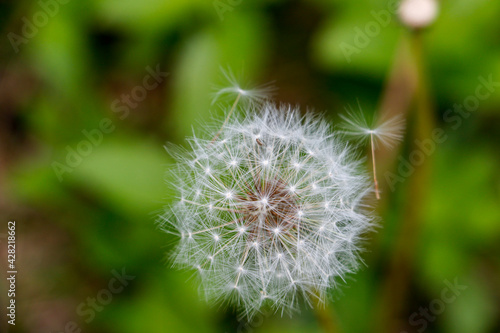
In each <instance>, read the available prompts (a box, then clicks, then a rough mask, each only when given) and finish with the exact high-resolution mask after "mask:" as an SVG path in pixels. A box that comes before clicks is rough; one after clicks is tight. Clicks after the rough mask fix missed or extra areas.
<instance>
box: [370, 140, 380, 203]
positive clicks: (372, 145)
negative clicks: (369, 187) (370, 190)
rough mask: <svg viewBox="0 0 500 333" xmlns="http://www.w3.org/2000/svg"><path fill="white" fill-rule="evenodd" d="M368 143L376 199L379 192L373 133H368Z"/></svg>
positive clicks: (378, 196) (378, 197)
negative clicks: (370, 150)
mask: <svg viewBox="0 0 500 333" xmlns="http://www.w3.org/2000/svg"><path fill="white" fill-rule="evenodd" d="M370 143H371V147H372V165H373V182H374V183H375V195H376V196H377V200H380V192H379V189H378V181H377V168H376V166H375V145H374V143H373V133H370Z"/></svg>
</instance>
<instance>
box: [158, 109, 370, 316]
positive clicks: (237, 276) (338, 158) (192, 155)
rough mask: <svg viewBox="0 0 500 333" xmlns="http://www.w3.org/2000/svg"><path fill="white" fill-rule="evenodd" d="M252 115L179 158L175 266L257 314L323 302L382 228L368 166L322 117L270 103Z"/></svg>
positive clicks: (166, 222) (166, 220) (167, 221)
mask: <svg viewBox="0 0 500 333" xmlns="http://www.w3.org/2000/svg"><path fill="white" fill-rule="evenodd" d="M243 111H244V112H241V113H239V114H238V112H235V114H234V115H233V116H231V117H230V118H229V119H226V121H225V122H224V125H223V127H222V129H221V130H220V131H219V132H218V134H217V138H216V140H215V139H212V137H208V138H206V139H201V138H198V137H192V138H191V139H190V140H189V143H190V146H191V149H190V150H188V151H183V152H177V153H174V154H173V155H174V156H175V158H176V160H177V167H176V170H175V171H174V173H175V175H176V177H175V181H174V184H173V185H174V186H175V187H176V189H177V194H178V197H177V200H176V202H175V203H174V204H172V205H171V206H169V207H168V208H167V210H166V212H165V214H164V215H163V216H162V217H161V225H162V227H163V229H164V230H165V231H167V232H169V233H173V234H176V235H178V236H179V238H180V241H179V244H178V245H177V246H176V249H175V251H174V253H173V262H174V264H175V265H177V266H179V267H183V268H192V269H195V270H197V272H198V273H197V274H198V275H199V277H200V278H201V288H202V290H203V293H204V295H205V296H206V298H207V299H208V300H210V301H221V302H224V301H228V302H229V303H231V304H233V305H235V306H236V307H237V308H239V309H240V310H241V311H242V314H243V315H246V316H248V317H252V316H253V315H254V314H255V313H256V312H258V311H260V310H261V309H262V308H263V307H269V308H272V309H273V310H275V311H277V312H281V313H282V314H283V313H285V312H286V313H289V312H291V311H293V310H296V309H297V308H298V307H297V305H298V301H299V300H300V299H303V300H305V301H306V302H308V303H309V304H311V302H313V303H317V302H319V303H322V302H324V301H325V298H326V292H327V290H328V288H330V287H333V286H334V285H335V283H336V279H337V278H340V279H343V278H344V277H345V275H346V274H347V273H350V272H352V271H354V270H355V269H356V268H357V266H358V264H359V258H358V250H359V241H360V239H361V237H362V235H363V233H365V232H366V231H367V230H368V229H370V228H371V227H372V226H373V220H374V216H373V213H372V212H371V211H370V209H369V208H368V207H367V206H366V205H365V199H366V196H367V195H368V194H369V193H371V192H372V191H373V188H372V183H371V181H370V180H369V177H367V175H366V173H365V172H364V168H363V165H362V162H363V161H362V160H360V159H359V158H358V157H357V156H356V154H355V153H354V151H353V150H352V148H351V147H350V146H349V145H348V144H347V143H346V142H345V141H344V140H343V139H342V137H341V136H338V135H336V134H335V133H334V132H333V130H332V128H331V126H329V125H328V124H327V123H326V122H325V121H323V120H321V119H320V118H319V117H318V116H314V115H312V114H306V115H301V113H300V111H299V110H298V109H295V108H292V107H290V106H285V105H281V106H277V105H275V104H272V103H269V102H265V103H262V104H259V105H258V106H255V105H254V106H249V107H248V108H247V109H246V110H243ZM231 112H232V110H231ZM209 132H210V133H211V134H210V135H212V136H213V134H214V133H215V132H217V129H213V130H212V131H209Z"/></svg>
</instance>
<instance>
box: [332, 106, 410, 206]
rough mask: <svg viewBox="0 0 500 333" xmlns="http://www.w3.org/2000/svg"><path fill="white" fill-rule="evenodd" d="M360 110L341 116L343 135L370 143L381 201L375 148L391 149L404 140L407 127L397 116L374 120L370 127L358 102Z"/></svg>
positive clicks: (374, 176) (375, 183)
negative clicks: (381, 146)
mask: <svg viewBox="0 0 500 333" xmlns="http://www.w3.org/2000/svg"><path fill="white" fill-rule="evenodd" d="M358 106H359V110H358V111H353V110H352V109H350V110H348V112H347V116H345V115H340V117H341V118H342V119H343V120H344V123H342V124H341V125H340V127H341V129H342V130H341V131H340V132H341V133H343V134H345V135H346V136H348V137H351V138H353V139H354V140H358V141H360V142H366V141H369V142H370V148H371V157H372V167H373V182H374V185H375V194H376V196H377V199H380V191H379V187H378V180H377V169H376V163H375V147H377V146H378V145H379V144H381V145H383V146H386V147H391V146H393V145H394V144H395V143H396V142H398V141H400V140H402V138H403V131H404V127H405V122H404V119H403V118H402V117H401V116H399V115H397V116H395V117H392V118H389V119H387V120H375V119H374V120H373V121H372V122H371V125H369V123H368V121H367V119H366V117H365V116H364V115H363V111H362V109H361V105H360V104H359V101H358Z"/></svg>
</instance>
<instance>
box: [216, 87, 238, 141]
mask: <svg viewBox="0 0 500 333" xmlns="http://www.w3.org/2000/svg"><path fill="white" fill-rule="evenodd" d="M240 97H241V93H239V94H238V96H236V99H235V101H234V103H233V106H232V107H231V110H230V111H229V113H228V114H227V117H226V120H224V123H223V124H222V126H221V128H220V130H219V131H218V132H217V134H215V136H214V138H213V139H212V141H211V142H210V143H213V142H214V141H215V140H217V138H218V137H219V135H220V133H221V132H222V129H223V128H224V127H225V126H226V124H227V122H228V121H229V118H231V115H232V114H233V112H234V109H236V105H238V101H239V100H240Z"/></svg>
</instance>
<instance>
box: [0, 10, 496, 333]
mask: <svg viewBox="0 0 500 333" xmlns="http://www.w3.org/2000/svg"><path fill="white" fill-rule="evenodd" d="M389 3H390V2H388V1H383V0H357V1H347V0H309V1H306V0H303V1H285V0H252V1H249V0H240V1H238V0H220V1H219V0H217V1H212V0H143V1H131V0H120V1H118V0H88V1H78V0H69V1H68V0H64V1H63V0H59V1H58V0H41V1H22V0H16V1H7V0H3V1H0V22H1V23H0V29H1V31H2V34H1V36H2V37H1V39H0V50H1V55H0V71H1V72H0V110H1V112H0V221H1V224H0V225H1V230H0V237H1V238H0V241H1V243H0V247H1V252H0V253H1V254H2V257H1V260H2V263H1V266H0V267H2V273H0V276H2V279H1V281H2V282H1V283H0V286H1V296H0V300H1V304H0V305H1V306H2V309H3V310H2V311H1V313H2V316H1V318H2V320H1V323H0V331H2V332H7V331H8V330H10V331H12V332H36V333H38V332H80V330H81V332H96V333H101V332H103V333H104V332H106V333H107V332H110V333H111V332H117V333H129V332H130V333H132V332H134V333H135V332H176V333H177V332H179V333H181V332H320V331H321V328H320V326H319V325H318V323H317V321H316V320H315V317H314V314H313V312H312V311H311V310H310V309H309V308H308V307H307V306H303V307H302V312H301V313H300V314H298V315H295V316H294V317H293V318H291V319H290V318H280V316H279V315H268V314H267V315H259V316H258V317H257V318H256V320H255V321H254V322H252V323H245V322H240V321H238V319H237V314H236V313H235V312H234V311H233V310H232V309H226V308H224V307H218V306H209V305H207V304H206V303H205V302H204V301H203V300H201V297H200V296H199V294H198V290H197V283H196V280H195V279H192V278H191V275H192V274H191V272H183V271H177V270H175V269H171V268H170V265H169V264H168V261H167V260H166V254H167V253H168V251H169V250H171V249H172V247H173V245H174V244H175V239H174V238H173V237H170V236H168V235H166V234H163V233H161V232H160V231H159V230H158V229H157V228H156V226H155V219H156V216H157V214H158V213H159V212H161V209H162V207H163V206H164V205H166V204H168V203H169V200H171V199H169V198H171V197H172V193H170V192H169V189H168V186H167V185H166V184H165V179H166V178H167V179H168V177H169V172H168V167H169V164H170V163H171V162H172V160H171V159H170V158H169V156H168V155H167V153H166V152H165V150H164V148H163V145H164V144H165V142H167V141H168V142H174V143H176V144H182V143H183V142H184V138H185V137H186V136H188V135H191V133H192V128H194V131H195V132H200V130H201V129H202V127H203V123H204V122H206V121H209V120H210V119H211V118H212V117H213V116H220V115H222V114H223V111H222V110H221V109H220V108H218V107H216V106H211V94H212V93H213V92H214V86H217V85H219V86H220V85H224V83H225V82H224V80H223V79H222V75H221V71H220V67H223V68H231V69H232V70H233V71H234V72H235V73H237V74H239V75H240V77H241V78H242V81H243V82H247V81H251V82H254V83H257V84H261V83H266V82H269V81H273V82H274V85H275V86H276V87H277V88H278V90H277V93H276V95H275V99H276V100H278V101H281V102H285V103H291V104H294V105H295V104H296V105H301V107H303V109H304V110H305V109H306V108H310V109H314V110H317V111H320V112H324V113H325V115H326V117H327V118H328V119H329V120H330V121H331V122H332V123H335V122H336V121H338V113H340V112H344V110H345V108H346V107H348V106H349V105H350V106H352V107H357V106H358V102H359V104H360V105H361V106H362V107H363V110H364V111H365V113H367V114H397V113H399V114H403V115H404V116H405V117H406V118H407V127H408V129H407V133H406V138H405V140H404V142H403V143H402V145H401V146H400V147H396V148H395V149H393V150H391V151H388V152H382V151H380V154H379V155H378V159H379V163H380V166H379V181H380V183H381V187H382V190H383V193H382V197H383V199H382V200H381V201H380V202H379V203H377V206H378V210H379V214H380V215H381V223H380V225H381V227H380V228H379V229H378V231H377V232H376V233H373V234H370V235H368V237H367V241H366V243H365V248H366V249H367V251H365V252H364V253H363V255H362V258H363V260H364V261H365V263H366V265H365V267H363V268H362V269H361V271H360V272H358V273H357V274H355V275H352V276H350V277H349V278H348V279H347V281H346V283H340V284H339V288H338V289H336V290H333V291H332V293H331V297H330V299H331V301H332V302H331V308H329V309H328V311H331V312H335V316H336V318H337V321H338V325H339V327H340V328H341V329H342V331H343V332H348V333H350V332H353V333H355V332H384V333H386V332H408V333H410V332H424V331H425V332H450V333H451V332H458V333H461V332H463V333H482V332H500V173H499V172H498V170H499V167H500V163H499V162H500V154H499V149H500V93H499V92H500V89H499V84H498V83H496V82H500V20H498V18H499V17H500V2H498V1H487V0H475V1H471V0H453V1H451V0H447V1H441V2H440V7H441V10H440V14H439V17H438V19H437V21H436V22H435V24H434V25H432V27H430V28H429V29H427V30H425V31H423V32H422V33H421V34H419V35H415V34H413V33H411V32H410V31H409V30H408V29H407V28H405V27H404V26H403V25H402V24H401V23H400V22H399V21H398V19H397V17H396V15H394V11H393V10H392V7H391V6H390V4H389ZM370 29H371V30H370ZM346 47H347V48H348V49H349V50H350V52H351V53H349V54H346ZM353 50H354V51H353ZM155 71H156V72H157V74H156V78H157V82H155V80H153V79H152V76H151V72H155ZM165 73H168V75H166V74H165ZM148 75H149V77H148ZM479 77H482V78H483V79H485V80H486V81H488V80H491V81H494V83H493V84H491V87H489V88H490V90H488V87H485V86H484V83H482V82H483V81H481V79H479ZM145 80H146V81H145ZM153 86H154V87H153ZM144 87H149V88H148V89H145V88H144ZM477 89H480V90H481V93H483V95H484V93H486V92H487V93H488V94H487V95H488V96H487V97H484V98H481V99H474V98H475V97H474V96H476V93H477ZM127 96H129V97H127ZM130 96H132V97H130ZM471 96H472V97H471ZM427 97H428V99H427ZM127 100H128V101H127ZM476 101H478V103H477V105H475V103H476ZM461 105H463V106H467V107H470V108H471V110H472V111H471V112H462V113H460V112H458V111H453V110H454V108H455V110H457V109H456V108H457V107H458V108H460V106H461ZM471 105H472V106H471ZM433 129H442V130H443V131H444V136H445V137H446V139H444V140H441V142H435V141H433V142H434V145H431V146H432V147H434V148H433V149H430V148H429V147H431V146H427V147H428V152H427V153H425V152H426V150H425V149H423V148H419V147H420V146H418V145H417V144H416V142H415V140H419V142H421V141H425V140H427V141H425V142H427V143H429V140H430V139H431V138H432V131H433ZM89 133H90V134H89ZM92 133H93V134H92ZM99 133H100V134H99ZM88 136H90V137H92V138H93V139H94V143H91V142H90V141H89V140H90V139H89V138H88ZM84 142H90V143H84ZM432 147H431V148H432ZM78 149H80V150H82V151H84V152H85V154H83V155H79V156H80V157H75V156H73V157H71V158H72V159H71V158H70V159H71V160H70V161H69V162H70V164H71V166H68V161H67V160H66V159H67V158H68V156H69V155H71V153H70V152H71V151H72V150H78ZM419 149H420V151H421V152H423V153H424V154H423V155H425V158H424V160H425V162H422V163H420V162H417V163H413V164H414V165H413V167H414V170H413V171H408V170H406V169H405V165H406V166H407V164H408V163H407V162H406V161H409V160H410V159H411V158H412V156H413V158H415V156H416V155H415V154H414V155H412V153H414V152H415V151H418V150H419ZM429 149H430V150H429ZM68 154H69V155H68ZM420 155H422V154H420ZM420 155H419V156H420ZM415 164H418V165H415ZM64 165H66V167H64ZM369 167H370V165H369V164H367V168H369ZM405 170H406V171H405ZM388 175H393V176H395V177H396V179H397V181H391V180H390V179H394V178H390V177H389V178H387V177H388ZM388 180H389V181H388ZM9 220H15V221H16V222H17V266H18V272H19V273H18V276H17V288H18V292H17V295H16V299H17V322H16V326H15V327H11V326H10V325H9V326H10V327H8V325H7V324H6V319H5V318H6V317H5V306H6V305H7V301H8V300H7V296H6V295H7V288H6V287H7V285H6V283H5V281H6V280H5V279H4V278H3V277H4V274H6V273H5V271H6V267H7V266H6V263H7V256H6V238H5V236H6V232H7V222H8V221H9ZM4 267H5V269H3V268H4ZM123 269H125V272H126V274H127V275H130V276H134V278H133V279H131V278H130V281H127V285H126V286H125V287H124V288H123V290H121V291H120V292H116V293H109V292H107V291H106V290H109V289H110V287H109V283H110V281H112V279H113V278H114V275H115V274H116V273H117V272H122V270H123ZM450 284H451V285H453V284H459V285H460V286H464V287H460V288H461V289H457V290H454V289H453V288H451V289H450V286H449V285H450ZM450 292H451V293H450ZM453 292H455V293H453ZM109 295H111V297H112V298H111V299H109V298H106V297H107V296H109ZM96 297H97V299H99V297H100V299H101V301H104V303H102V302H100V301H99V300H98V301H97V304H96V306H95V307H94V308H93V309H94V310H92V306H91V305H90V303H88V302H91V300H90V301H89V299H91V298H96Z"/></svg>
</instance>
